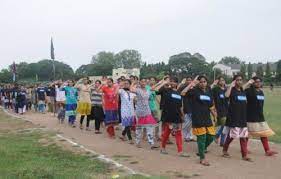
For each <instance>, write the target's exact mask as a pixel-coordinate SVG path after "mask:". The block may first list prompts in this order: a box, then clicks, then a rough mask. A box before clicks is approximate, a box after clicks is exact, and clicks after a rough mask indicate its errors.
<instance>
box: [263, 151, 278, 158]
mask: <svg viewBox="0 0 281 179" xmlns="http://www.w3.org/2000/svg"><path fill="white" fill-rule="evenodd" d="M276 154H278V152H275V151H267V152H265V155H266V156H268V157H270V156H273V155H276Z"/></svg>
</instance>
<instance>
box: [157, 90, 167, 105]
mask: <svg viewBox="0 0 281 179" xmlns="http://www.w3.org/2000/svg"><path fill="white" fill-rule="evenodd" d="M163 89H168V88H167V87H165V86H163V87H162V88H160V89H159V91H156V95H160V96H161V99H160V110H163V107H164V105H165V96H164V95H163V93H162V92H163Z"/></svg>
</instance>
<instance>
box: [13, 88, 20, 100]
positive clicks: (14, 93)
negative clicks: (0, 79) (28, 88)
mask: <svg viewBox="0 0 281 179" xmlns="http://www.w3.org/2000/svg"><path fill="white" fill-rule="evenodd" d="M19 91H20V90H19V88H17V87H14V88H13V89H12V90H11V92H12V98H13V99H16V98H17V95H18V93H19Z"/></svg>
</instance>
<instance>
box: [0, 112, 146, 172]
mask: <svg viewBox="0 0 281 179" xmlns="http://www.w3.org/2000/svg"><path fill="white" fill-rule="evenodd" d="M1 108H2V109H3V111H4V112H5V113H6V114H8V115H10V116H12V117H15V118H18V119H22V120H25V121H28V122H32V121H31V120H29V119H26V118H24V117H21V116H17V115H15V114H12V113H10V112H9V111H7V110H6V109H4V108H3V107H1ZM38 129H41V128H38ZM56 136H57V137H59V138H61V139H64V140H66V141H67V142H68V143H70V144H72V145H76V146H79V147H80V148H81V149H83V150H85V151H86V152H91V153H92V154H94V155H97V156H98V157H97V158H98V159H99V160H102V161H104V162H106V163H110V164H113V165H115V166H116V167H118V168H123V169H125V170H127V171H128V172H129V173H130V174H133V175H134V174H139V175H143V176H145V177H149V176H150V175H148V174H144V173H141V172H136V171H134V170H133V169H131V168H129V167H127V166H125V165H123V164H121V163H119V162H117V161H115V160H112V159H111V158H108V157H106V156H105V155H102V154H99V153H97V152H95V151H93V150H90V149H87V148H86V147H84V146H83V145H80V144H78V143H76V142H74V141H72V140H70V139H68V138H66V137H63V136H62V135H60V134H57V135H56Z"/></svg>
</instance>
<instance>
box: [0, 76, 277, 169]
mask: <svg viewBox="0 0 281 179" xmlns="http://www.w3.org/2000/svg"><path fill="white" fill-rule="evenodd" d="M243 80H244V79H243V77H242V76H241V75H239V74H238V75H235V76H234V77H233V82H232V83H231V84H230V85H226V82H225V79H224V78H223V77H218V78H217V79H216V80H215V81H214V82H213V83H212V84H210V83H209V81H208V79H207V77H205V76H196V77H195V78H193V77H191V76H188V77H186V78H184V79H183V80H182V82H181V83H179V82H178V79H177V78H176V77H172V76H165V77H164V78H163V79H162V80H160V81H157V79H156V78H155V77H151V78H148V79H147V78H146V79H145V78H143V79H140V80H139V79H138V77H136V76H130V77H129V78H128V79H126V78H125V77H121V78H119V79H118V80H117V81H116V82H115V81H113V79H111V78H107V77H103V79H102V80H96V81H90V80H89V79H88V78H83V79H81V80H79V81H77V82H74V81H73V80H67V81H64V82H63V81H61V80H59V81H55V82H52V83H49V84H45V85H44V84H39V85H34V86H22V85H17V84H5V85H3V86H2V87H1V102H2V106H3V107H4V108H5V109H10V110H13V111H14V112H16V113H18V114H21V115H22V114H24V113H25V112H26V111H27V110H32V111H35V112H38V113H42V114H43V113H46V112H47V111H48V112H52V113H56V115H57V118H58V121H59V123H64V120H65V118H66V119H67V120H68V121H67V122H68V124H69V126H70V127H76V126H77V123H78V125H79V128H80V129H81V130H83V129H84V124H83V123H84V120H86V128H85V130H87V131H91V127H90V122H91V121H92V120H94V133H95V134H101V133H102V130H101V128H103V127H104V128H106V132H107V134H108V136H109V137H110V138H112V139H115V137H116V135H115V130H116V128H117V127H120V126H122V134H121V136H119V138H120V139H121V140H122V141H128V142H129V144H135V145H136V146H137V147H141V146H142V144H141V143H142V142H143V141H147V142H148V144H149V145H150V148H151V149H152V150H155V149H157V148H159V147H160V153H161V154H168V151H167V150H166V145H167V144H173V143H172V142H171V140H170V137H171V136H173V137H175V141H176V146H177V152H178V154H179V156H180V157H188V154H187V153H186V152H184V149H183V144H184V142H193V141H194V142H197V145H198V153H197V155H198V156H199V158H200V164H202V165H204V166H209V165H210V163H209V162H208V161H207V159H206V153H207V152H208V146H209V145H210V144H211V143H212V142H213V141H215V142H216V143H218V144H219V145H220V146H221V147H222V156H223V157H226V158H229V157H230V154H229V153H228V148H229V146H230V143H231V142H232V141H233V139H239V140H240V146H241V155H242V159H243V160H245V161H252V159H251V158H250V157H249V156H248V154H249V153H250V151H249V150H248V147H247V145H248V138H249V137H250V136H252V137H259V138H260V140H261V143H262V145H263V148H264V151H265V155H266V156H272V155H275V154H277V152H275V151H272V150H271V149H270V148H269V142H268V137H269V136H272V135H274V132H273V131H272V130H271V129H270V127H269V126H268V124H267V122H266V121H265V118H264V114H263V106H264V100H265V97H264V93H263V90H262V79H261V78H259V77H253V78H252V79H251V80H249V81H248V82H247V83H244V82H243ZM77 117H80V119H79V121H77V120H76V118H77ZM195 136H196V137H195ZM144 137H146V139H145V138H144ZM133 138H135V139H134V140H133ZM159 143H160V146H159V145H158V144H159Z"/></svg>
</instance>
